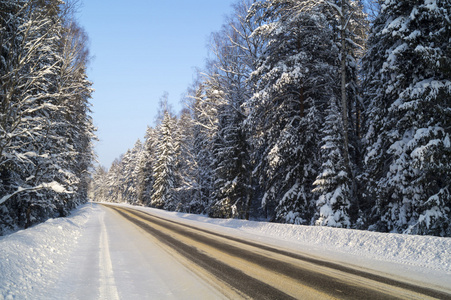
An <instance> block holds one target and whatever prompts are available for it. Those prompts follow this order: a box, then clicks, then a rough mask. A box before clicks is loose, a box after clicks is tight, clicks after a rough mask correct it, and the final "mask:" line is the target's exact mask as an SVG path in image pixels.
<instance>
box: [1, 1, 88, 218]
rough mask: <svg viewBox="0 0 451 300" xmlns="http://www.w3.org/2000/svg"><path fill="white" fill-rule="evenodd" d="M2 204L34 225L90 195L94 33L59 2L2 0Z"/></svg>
mask: <svg viewBox="0 0 451 300" xmlns="http://www.w3.org/2000/svg"><path fill="white" fill-rule="evenodd" d="M0 6H1V8H2V9H1V12H0V13H1V14H2V15H1V23H0V25H1V28H0V40H1V53H0V54H1V56H0V57H1V60H0V69H1V73H0V97H1V105H0V178H1V180H2V182H1V185H0V196H1V197H0V199H1V200H0V205H1V204H3V203H4V205H5V207H4V209H3V211H5V210H6V211H7V212H6V214H8V213H9V214H11V215H13V216H14V217H13V219H14V218H15V221H14V223H15V224H17V225H19V226H23V225H25V226H28V225H31V224H32V223H34V222H38V221H42V220H45V219H46V218H48V217H53V216H55V215H56V216H58V215H59V216H64V215H66V214H67V213H68V211H69V210H70V209H71V208H73V207H74V206H76V205H77V204H79V203H81V202H83V201H86V192H87V185H88V181H89V180H88V174H87V169H88V167H89V166H90V163H91V159H92V157H93V154H92V145H91V139H92V138H93V136H94V135H93V132H94V128H93V126H92V120H91V119H90V117H89V102H88V101H89V98H90V96H91V93H92V90H91V88H90V86H91V83H90V82H89V81H88V80H87V77H86V72H85V70H86V65H87V62H88V56H87V48H86V43H85V41H86V36H85V35H84V34H83V32H82V30H81V29H80V28H79V27H78V26H77V25H76V24H75V23H74V22H69V20H70V18H72V15H70V14H68V13H67V11H66V10H65V9H62V8H64V6H63V2H62V1H59V0H48V1H6V0H4V1H0Z"/></svg>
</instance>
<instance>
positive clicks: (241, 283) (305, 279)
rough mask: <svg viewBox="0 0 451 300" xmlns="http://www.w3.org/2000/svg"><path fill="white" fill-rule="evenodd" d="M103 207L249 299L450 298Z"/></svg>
mask: <svg viewBox="0 0 451 300" xmlns="http://www.w3.org/2000/svg"><path fill="white" fill-rule="evenodd" d="M108 207H110V208H112V209H114V210H115V211H117V212H118V213H119V214H121V215H122V216H124V217H125V218H126V219H128V220H129V221H131V222H133V223H135V224H136V225H137V226H139V227H141V228H142V229H144V230H146V231H147V232H149V233H150V234H152V235H153V236H155V237H157V238H158V239H159V240H160V241H161V242H163V243H165V244H166V245H168V246H170V247H171V248H174V249H175V251H177V252H178V253H179V254H180V255H182V256H184V257H186V258H187V259H189V260H191V261H192V262H194V263H195V264H198V265H199V266H200V267H201V268H203V269H205V270H206V271H208V272H209V273H210V274H212V275H213V276H214V277H216V278H218V279H219V280H221V281H223V282H225V283H226V284H227V285H228V286H230V287H232V288H233V289H235V290H236V291H238V292H239V293H241V294H243V295H247V296H249V297H251V298H259V299H289V298H300V297H301V296H302V299H308V298H318V297H321V298H331V297H330V296H332V297H335V298H342V299H381V298H382V299H400V298H403V299H406V298H408V299H427V298H429V299H430V298H438V299H450V298H451V296H450V295H449V294H446V293H443V292H441V291H435V290H432V289H429V288H423V287H417V286H415V285H412V284H407V283H401V287H397V286H394V285H391V284H396V283H398V284H399V282H397V281H395V280H393V279H389V278H385V277H382V276H380V275H374V274H371V273H367V272H363V271H360V270H354V269H352V268H349V267H346V266H342V265H339V264H334V263H330V262H324V261H320V260H318V259H314V258H308V257H306V258H307V259H303V258H305V257H303V256H302V255H298V254H296V253H291V252H288V251H286V250H281V249H277V248H272V247H269V246H264V245H260V244H257V243H254V242H251V241H244V240H240V239H238V238H233V237H228V236H225V235H221V234H218V233H213V232H210V231H208V230H204V229H198V228H195V227H193V226H189V225H184V224H181V223H178V222H175V221H170V220H165V219H163V218H160V217H156V216H153V215H151V214H148V213H145V212H141V211H137V210H131V209H128V208H123V207H114V206H108ZM299 256H300V257H299ZM317 261H318V262H319V263H318V262H317ZM334 266H336V268H334ZM349 270H353V272H349ZM347 271H348V272H347ZM361 273H363V275H364V276H362V275H361ZM368 277H369V278H368ZM373 278H376V280H374V279H373ZM387 282H389V284H387ZM390 283H391V284H390ZM406 287H407V288H406ZM260 291H263V292H260ZM419 293H421V294H419ZM328 295H330V296H328Z"/></svg>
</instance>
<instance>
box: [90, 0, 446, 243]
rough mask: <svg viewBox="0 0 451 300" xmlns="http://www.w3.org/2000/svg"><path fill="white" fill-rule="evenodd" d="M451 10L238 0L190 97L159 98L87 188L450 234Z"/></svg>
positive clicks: (425, 0)
mask: <svg viewBox="0 0 451 300" xmlns="http://www.w3.org/2000/svg"><path fill="white" fill-rule="evenodd" d="M364 4H365V5H364ZM450 15H451V2H450V1H435V0H416V1H411V0H396V1H395V0H386V1H379V2H375V3H372V5H371V6H370V7H368V3H363V2H361V1H359V0H266V1H238V2H237V3H236V5H235V6H234V12H233V14H231V15H230V16H229V18H228V19H227V20H226V22H225V23H224V25H223V27H222V29H221V30H220V31H218V32H214V33H212V35H211V50H210V52H211V58H210V59H209V61H208V63H207V65H206V66H205V68H204V69H203V70H201V71H199V74H198V76H197V80H196V81H195V82H194V83H193V85H192V86H191V87H189V88H188V92H187V95H186V99H185V103H186V107H185V108H184V109H183V110H182V111H181V112H180V113H179V114H178V115H176V114H174V113H173V112H172V111H171V109H170V107H168V104H167V95H163V97H162V99H161V107H160V113H159V118H158V122H157V123H156V125H155V126H154V127H148V128H147V133H146V136H145V140H144V141H143V142H141V141H137V142H136V144H135V145H134V147H133V148H131V149H130V150H129V151H127V152H126V153H125V154H124V155H123V156H122V157H120V158H118V159H117V160H115V162H113V164H112V166H111V167H110V168H109V170H106V169H105V168H103V167H98V168H97V169H96V171H95V174H94V181H93V185H92V190H91V197H92V198H93V199H95V200H96V201H108V202H125V203H131V204H135V205H143V206H151V207H155V208H161V209H165V210H171V211H180V212H188V213H196V214H206V215H208V216H211V217H216V218H239V219H252V220H263V221H270V222H282V223H291V224H302V225H319V226H333V227H340V228H355V229H363V230H373V231H380V232H395V233H408V234H427V235H438V236H451V227H450V222H451V212H450V209H451V196H450V183H451V177H450V176H451V162H450V161H451V160H450V158H451V143H450V134H451V80H450V78H451V76H450V75H451V22H450Z"/></svg>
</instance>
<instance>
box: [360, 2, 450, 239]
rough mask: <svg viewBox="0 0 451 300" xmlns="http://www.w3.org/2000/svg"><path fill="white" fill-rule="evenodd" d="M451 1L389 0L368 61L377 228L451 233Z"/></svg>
mask: <svg viewBox="0 0 451 300" xmlns="http://www.w3.org/2000/svg"><path fill="white" fill-rule="evenodd" d="M450 13H451V5H450V3H449V2H447V1H428V0H425V1H404V0H400V1H385V2H383V4H382V6H381V12H380V14H379V15H378V17H377V18H376V20H375V21H374V28H373V29H372V32H371V35H370V38H369V41H368V46H369V50H368V53H367V55H366V60H365V65H364V66H365V76H366V90H367V97H366V102H367V105H368V111H367V114H366V119H367V134H366V145H367V149H366V155H365V163H366V164H365V173H364V178H366V182H367V183H366V186H367V190H366V195H365V196H366V208H367V209H368V210H369V209H371V218H370V220H369V223H370V224H371V227H370V228H371V229H375V230H379V231H394V232H408V233H417V234H434V235H442V236H443V235H446V236H450V234H451V229H450V228H451V226H450V222H451V221H450V220H451V218H450V214H451V196H450V182H451V180H450V179H451V178H450V170H451V168H450V167H451V165H450V154H451V148H450V147H451V144H450V134H451V132H450V131H451V126H450V125H451V124H450V122H451V118H450V117H451V115H450V104H451V102H450V99H451V81H450V74H451V73H450V70H451V59H450V57H451V48H450V47H449V45H450V39H449V37H450V33H451V22H450V19H449V16H450Z"/></svg>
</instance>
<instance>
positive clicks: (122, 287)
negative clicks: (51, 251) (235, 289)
mask: <svg viewBox="0 0 451 300" xmlns="http://www.w3.org/2000/svg"><path fill="white" fill-rule="evenodd" d="M100 207H101V208H102V210H103V212H102V213H99V214H97V215H96V218H93V219H91V220H90V221H89V223H88V224H87V226H86V229H85V230H86V231H85V232H84V234H83V236H82V238H81V239H80V240H79V243H78V250H77V251H74V253H75V255H74V256H72V257H71V259H70V261H69V262H68V271H66V272H63V274H66V275H65V276H63V277H62V278H61V279H60V280H59V282H58V284H57V285H56V286H57V288H56V289H55V290H54V291H53V292H52V293H51V294H53V295H55V298H58V295H64V297H63V298H64V299H105V300H115V299H215V298H221V297H223V296H222V295H221V294H220V293H219V292H217V291H216V290H215V289H213V288H212V287H210V286H209V285H207V284H206V283H205V282H204V281H203V280H200V279H199V278H198V276H196V275H195V274H194V273H193V272H191V271H189V270H188V269H187V268H185V267H184V266H183V265H182V264H181V263H180V262H179V261H178V260H176V259H174V258H173V257H172V256H171V255H170V254H169V253H168V252H166V251H165V250H163V249H162V248H161V247H160V246H159V242H158V241H156V240H155V239H153V238H152V237H151V236H150V235H149V234H147V233H146V232H144V231H142V230H139V229H138V228H137V227H136V226H135V225H133V224H132V223H130V222H127V221H126V220H125V219H124V218H122V217H121V216H120V215H118V214H117V213H114V212H113V211H111V210H110V209H107V208H103V207H102V206H100ZM63 298H60V299H63Z"/></svg>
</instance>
